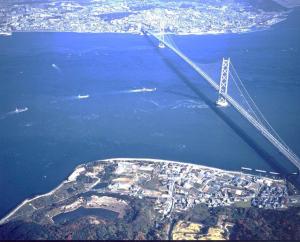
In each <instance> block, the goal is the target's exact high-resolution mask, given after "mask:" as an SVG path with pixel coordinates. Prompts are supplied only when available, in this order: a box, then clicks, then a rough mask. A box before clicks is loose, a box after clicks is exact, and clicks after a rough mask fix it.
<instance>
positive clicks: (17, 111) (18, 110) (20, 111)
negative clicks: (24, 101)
mask: <svg viewBox="0 0 300 242" xmlns="http://www.w3.org/2000/svg"><path fill="white" fill-rule="evenodd" d="M27 110H28V108H27V107H25V108H16V110H15V113H22V112H26V111H27Z"/></svg>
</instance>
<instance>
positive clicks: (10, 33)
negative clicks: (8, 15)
mask: <svg viewBox="0 0 300 242" xmlns="http://www.w3.org/2000/svg"><path fill="white" fill-rule="evenodd" d="M0 35H4V36H11V35H12V32H0Z"/></svg>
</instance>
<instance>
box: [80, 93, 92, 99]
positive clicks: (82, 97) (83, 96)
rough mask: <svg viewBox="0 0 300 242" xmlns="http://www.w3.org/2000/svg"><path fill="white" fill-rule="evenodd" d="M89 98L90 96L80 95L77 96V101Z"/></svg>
mask: <svg viewBox="0 0 300 242" xmlns="http://www.w3.org/2000/svg"><path fill="white" fill-rule="evenodd" d="M89 97H90V95H88V94H87V95H80V94H79V95H78V96H77V98H78V99H85V98H89Z"/></svg>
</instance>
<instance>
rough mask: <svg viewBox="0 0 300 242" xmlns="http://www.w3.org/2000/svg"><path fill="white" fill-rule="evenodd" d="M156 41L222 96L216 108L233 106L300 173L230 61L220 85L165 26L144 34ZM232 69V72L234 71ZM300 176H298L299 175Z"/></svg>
mask: <svg viewBox="0 0 300 242" xmlns="http://www.w3.org/2000/svg"><path fill="white" fill-rule="evenodd" d="M143 32H145V33H146V34H149V35H151V36H153V37H154V38H156V39H157V40H158V42H159V45H158V47H159V48H164V47H168V48H169V49H171V50H172V51H173V52H174V53H175V54H176V55H178V56H179V57H180V58H181V59H182V60H184V61H185V62H186V63H187V64H189V65H190V66H191V67H192V68H193V69H194V70H195V71H196V72H197V73H198V74H200V75H201V76H202V77H203V78H204V80H206V81H207V83H208V84H209V85H210V86H211V87H212V88H213V89H215V90H216V91H217V92H218V94H219V96H218V99H217V101H216V104H217V105H218V106H220V107H226V106H228V105H229V104H230V105H231V106H232V107H233V108H235V109H236V111H238V112H239V113H240V114H241V115H242V116H243V117H244V118H245V119H246V120H247V121H248V122H249V123H250V124H251V125H253V126H254V127H255V128H256V129H257V130H258V131H259V132H260V133H261V134H262V135H263V136H264V137H265V138H266V139H267V140H268V141H269V142H270V143H271V144H272V145H273V146H274V147H276V148H277V149H278V150H279V152H280V153H281V154H283V155H284V156H285V157H286V158H287V159H288V160H289V161H290V162H292V163H293V164H294V165H295V166H296V167H297V169H298V172H299V170H300V159H299V157H298V156H297V155H296V154H295V153H294V152H293V151H292V150H291V149H290V148H289V146H288V145H287V144H286V143H285V142H284V141H283V140H282V138H281V137H280V136H279V135H278V133H277V132H276V131H275V130H274V129H273V128H272V126H271V125H270V124H269V122H268V121H267V119H266V118H265V117H264V116H263V114H262V112H261V111H260V110H259V108H258V107H257V105H256V104H255V103H254V101H253V99H252V98H251V97H250V95H249V93H248V92H247V90H246V88H245V86H244V85H243V83H242V81H241V79H240V78H239V76H238V74H237V72H236V70H235V68H234V66H233V64H232V62H231V61H230V58H223V61H222V68H221V77H220V81H219V84H217V82H216V81H215V80H214V79H213V78H212V77H211V76H210V75H209V74H208V73H206V72H205V71H204V70H203V69H202V68H200V67H199V66H198V65H197V64H196V63H195V62H193V61H192V60H191V59H190V58H188V57H187V56H186V55H184V53H182V52H181V51H180V50H179V49H178V48H177V46H176V44H175V43H174V42H173V41H172V39H171V37H170V36H168V35H166V34H165V33H164V26H162V25H161V26H160V32H159V33H154V32H150V31H145V30H143ZM231 69H232V71H230V70H231ZM229 77H231V79H232V80H233V81H234V84H235V85H236V87H237V89H238V91H239V92H240V93H241V96H242V97H243V99H244V101H245V103H246V106H245V108H244V107H243V106H242V105H240V103H239V102H238V101H236V100H235V99H234V98H233V97H232V96H231V95H229V94H228V80H229ZM298 172H297V173H298Z"/></svg>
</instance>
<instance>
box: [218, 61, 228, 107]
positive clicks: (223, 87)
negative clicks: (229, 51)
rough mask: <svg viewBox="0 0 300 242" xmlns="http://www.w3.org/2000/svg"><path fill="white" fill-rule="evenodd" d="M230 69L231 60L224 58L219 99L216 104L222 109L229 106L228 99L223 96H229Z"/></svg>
mask: <svg viewBox="0 0 300 242" xmlns="http://www.w3.org/2000/svg"><path fill="white" fill-rule="evenodd" d="M229 67H230V58H228V59H225V58H223V61H222V70H221V78H220V85H219V97H218V100H217V102H216V104H217V105H218V106H220V107H227V106H228V105H229V104H228V102H227V100H226V98H225V97H224V96H223V95H224V94H225V95H226V94H227V87H228V78H229Z"/></svg>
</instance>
